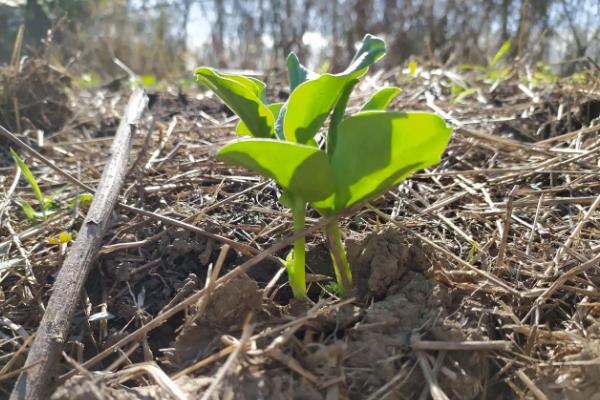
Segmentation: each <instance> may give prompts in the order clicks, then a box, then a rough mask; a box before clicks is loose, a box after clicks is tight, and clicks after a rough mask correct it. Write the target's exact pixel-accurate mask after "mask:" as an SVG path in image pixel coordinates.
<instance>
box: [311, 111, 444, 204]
mask: <svg viewBox="0 0 600 400" xmlns="http://www.w3.org/2000/svg"><path fill="white" fill-rule="evenodd" d="M338 129H339V136H338V141H337V145H336V148H335V151H334V153H333V155H332V157H331V167H332V169H333V173H334V175H335V180H336V193H335V196H330V197H329V198H328V199H326V200H323V201H320V202H313V205H314V207H315V208H317V209H318V210H319V211H321V212H322V213H323V214H325V215H328V214H331V213H333V212H337V211H341V210H344V209H345V208H347V207H349V206H351V205H353V204H356V203H357V202H360V201H363V200H366V199H368V198H370V197H372V196H374V195H377V194H379V193H381V192H383V191H385V190H386V189H388V188H389V187H391V186H394V185H397V184H398V183H400V182H401V181H402V180H404V179H405V178H406V177H408V176H409V175H410V174H412V173H413V172H415V171H418V170H420V169H423V168H426V167H428V166H431V165H434V164H437V163H438V162H439V161H440V157H441V155H442V153H443V152H444V149H445V148H446V145H447V144H448V141H449V140H450V136H451V134H452V130H451V129H450V128H448V127H446V124H445V123H444V120H443V119H442V118H440V117H438V116H436V115H434V114H428V113H400V112H383V111H369V112H363V113H359V114H356V115H353V116H351V117H349V118H346V119H345V120H343V121H342V122H341V123H340V125H339V128H338Z"/></svg>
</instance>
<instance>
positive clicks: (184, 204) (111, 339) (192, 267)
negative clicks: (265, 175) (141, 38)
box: [0, 70, 600, 399]
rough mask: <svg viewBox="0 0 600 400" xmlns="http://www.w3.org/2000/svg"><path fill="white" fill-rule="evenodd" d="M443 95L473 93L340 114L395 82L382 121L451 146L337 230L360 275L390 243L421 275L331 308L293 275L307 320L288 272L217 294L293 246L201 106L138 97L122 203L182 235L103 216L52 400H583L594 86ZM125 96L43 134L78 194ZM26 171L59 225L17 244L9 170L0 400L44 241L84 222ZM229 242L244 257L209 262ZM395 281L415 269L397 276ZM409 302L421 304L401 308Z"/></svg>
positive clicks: (41, 169)
mask: <svg viewBox="0 0 600 400" xmlns="http://www.w3.org/2000/svg"><path fill="white" fill-rule="evenodd" d="M524 75H525V74H524ZM525 77H526V75H525V76H524V77H522V78H523V79H525ZM457 79H464V80H467V81H469V79H471V77H470V76H457V75H456V74H452V73H449V72H447V71H442V70H439V71H427V72H426V71H423V72H421V74H420V76H419V77H417V78H411V77H410V76H409V75H408V74H406V73H402V71H400V70H393V71H388V72H385V73H382V74H379V75H376V76H375V77H374V78H373V79H371V80H367V81H366V83H365V84H364V85H363V86H362V87H360V88H359V92H358V95H357V96H355V98H354V100H353V101H354V102H355V103H354V104H358V103H359V101H361V100H362V99H364V98H365V97H367V96H368V95H369V93H371V92H373V91H374V90H375V89H376V88H377V87H379V86H381V85H384V84H386V83H390V82H391V83H397V84H398V85H399V86H401V87H402V89H403V92H402V93H401V95H400V96H399V98H398V99H397V100H396V101H395V102H394V103H393V108H395V109H399V110H410V109H412V110H415V109H418V110H428V111H433V112H436V113H439V114H441V115H443V116H444V117H445V118H446V119H447V120H448V121H449V123H451V124H452V125H453V126H454V127H455V128H456V131H455V135H454V137H453V139H452V141H451V143H450V146H449V148H448V151H447V152H446V154H445V156H444V159H443V161H442V163H441V164H440V165H438V166H437V167H435V168H432V169H430V170H427V171H422V172H420V173H418V174H416V175H414V176H413V177H412V178H411V179H410V180H409V181H407V182H405V183H403V184H402V185H401V186H400V187H399V188H397V189H396V190H393V191H390V192H389V193H387V194H386V195H385V196H383V197H382V198H380V199H377V200H375V201H373V202H372V203H371V205H369V206H366V207H364V208H362V209H361V210H359V211H358V212H357V213H356V214H355V215H353V216H351V217H348V218H346V219H344V221H343V224H342V225H343V227H344V229H343V230H344V233H345V234H346V236H347V237H348V238H349V240H350V242H352V243H357V241H360V240H361V239H362V238H365V237H366V238H367V239H366V240H367V242H363V243H362V244H359V248H358V250H357V251H356V257H359V259H360V254H361V253H362V252H363V251H364V249H365V248H366V246H367V244H365V243H368V240H369V237H370V236H369V235H370V234H371V233H373V232H379V233H381V232H383V231H386V230H388V229H389V228H390V227H391V226H395V227H396V228H397V231H399V232H401V233H400V235H401V236H402V237H403V238H404V239H402V240H408V241H409V242H410V243H411V246H413V245H414V246H418V248H419V249H422V253H423V256H424V257H425V259H426V260H427V263H426V266H425V267H422V268H421V267H419V269H415V268H414V266H411V267H407V268H405V270H407V271H408V272H406V271H404V272H403V271H398V278H397V279H396V280H395V281H393V282H388V283H386V284H385V286H384V287H383V289H382V292H378V293H377V294H375V293H374V292H370V291H369V289H366V291H365V292H364V293H361V294H359V295H358V297H356V298H353V299H348V300H345V301H340V300H339V299H336V298H335V297H334V296H332V295H329V294H327V293H324V292H323V290H322V289H323V286H322V283H323V282H326V280H327V279H329V278H328V276H327V275H329V274H330V273H331V271H330V270H329V269H328V268H329V266H328V265H327V260H326V257H325V260H324V261H322V262H321V261H318V262H317V261H313V262H312V264H311V262H310V261H309V267H310V268H312V274H311V275H310V277H309V281H311V282H313V283H312V288H311V291H310V294H311V296H312V298H313V300H315V302H316V303H315V304H310V305H308V304H294V303H293V302H292V303H291V304H289V297H290V295H289V289H288V288H287V287H286V286H284V283H285V273H284V274H281V273H280V269H279V266H278V264H277V263H276V262H275V261H273V260H272V259H270V258H267V259H266V261H263V262H262V263H261V264H259V265H258V266H256V267H253V268H252V269H249V270H248V275H249V278H248V277H245V275H244V274H240V278H239V279H236V280H232V281H231V282H230V283H224V281H223V280H221V279H217V277H218V276H223V275H224V274H225V273H228V272H230V271H235V269H236V268H237V267H238V266H239V265H240V264H242V263H243V262H244V261H247V260H248V259H249V257H251V256H252V255H253V254H261V253H262V252H264V251H265V249H268V248H270V247H271V246H273V245H275V244H277V243H279V242H280V241H281V240H282V238H283V237H286V236H288V235H289V233H290V231H291V220H290V215H289V213H288V211H287V210H285V209H283V208H281V206H280V205H279V204H278V203H277V189H276V187H275V186H274V185H273V184H272V183H270V182H265V181H264V180H262V179H261V178H257V177H255V176H252V175H250V174H248V173H247V172H245V171H242V170H232V169H230V168H229V167H227V166H225V165H222V164H219V163H217V162H216V161H215V160H214V159H213V157H212V154H213V152H214V151H215V150H216V149H218V148H219V147H220V146H221V145H222V144H223V143H225V142H227V141H228V140H230V139H231V137H232V131H233V127H234V126H235V120H234V118H233V117H232V116H231V115H230V114H229V113H228V112H227V111H226V109H225V108H223V107H222V106H221V105H220V103H219V102H218V101H217V100H215V99H214V98H211V97H207V96H206V94H205V93H193V94H188V95H181V94H180V95H175V94H171V93H161V94H160V95H156V96H155V97H153V98H152V99H151V103H153V105H152V108H151V110H150V111H149V112H147V114H146V115H147V118H146V120H145V123H144V128H143V129H141V130H140V132H139V133H138V135H137V139H136V142H135V145H134V150H133V152H132V154H131V156H130V160H131V162H130V169H129V174H128V180H127V183H126V186H125V188H124V190H123V192H122V196H121V202H122V203H126V204H128V205H132V206H134V207H136V208H140V209H144V210H148V211H151V212H153V213H155V214H160V215H163V216H168V217H170V218H172V219H176V220H180V221H185V222H186V223H188V224H191V225H193V226H195V227H196V230H191V229H190V228H189V226H187V225H181V226H179V227H175V226H173V225H172V224H170V223H168V222H165V221H162V222H161V221H160V220H158V219H157V218H155V217H153V216H152V215H148V214H146V215H142V214H140V213H136V212H134V211H123V210H117V211H116V212H115V213H114V218H113V220H112V221H111V227H110V233H109V235H107V237H106V238H105V241H104V246H103V248H102V250H101V251H100V255H99V257H98V260H97V262H96V264H97V268H96V269H95V271H94V272H92V275H91V276H90V277H89V278H88V282H87V284H86V289H85V293H84V294H83V296H82V300H81V306H80V311H79V312H78V314H77V316H76V318H75V320H74V321H73V326H72V333H71V338H70V340H69V342H68V343H67V345H66V347H65V357H64V360H63V364H62V366H61V368H62V370H61V374H62V376H63V378H66V377H69V376H73V375H75V378H72V379H75V381H73V380H71V381H69V382H70V383H68V384H67V385H66V386H63V387H62V388H60V389H59V390H58V391H57V392H56V394H55V396H56V398H68V397H72V396H74V395H75V394H78V395H79V396H80V397H79V398H105V397H115V398H129V397H131V398H138V397H135V396H141V395H147V396H150V397H151V398H163V397H164V396H170V397H173V398H186V396H187V397H189V398H194V397H196V396H204V398H208V396H209V394H210V393H212V394H213V395H216V396H217V397H219V398H226V397H227V396H228V394H231V395H232V396H234V397H235V398H255V397H256V396H258V395H262V396H265V397H267V398H289V397H290V394H292V393H293V394H294V395H296V396H297V397H298V398H300V397H301V396H304V397H302V398H315V399H319V398H328V399H329V398H339V397H341V398H344V397H350V398H367V397H369V396H370V397H369V398H373V399H375V398H379V399H380V398H385V397H386V396H388V398H403V397H404V398H419V396H421V398H427V396H429V395H430V396H431V397H433V398H435V399H442V398H515V397H522V398H537V399H541V398H550V399H551V398H570V399H579V398H581V399H585V398H593V395H594V394H595V393H597V392H598V390H599V389H600V388H599V387H598V383H597V382H598V379H597V378H598V365H599V364H600V361H599V360H600V351H599V350H598V349H599V348H600V346H599V345H600V323H599V322H598V321H599V310H600V306H599V305H600V290H599V285H600V275H599V273H598V267H599V262H600V256H599V254H600V218H599V216H600V210H599V209H598V206H599V205H600V180H598V176H599V172H600V161H599V160H600V135H599V132H600V124H598V122H599V120H598V118H599V115H600V80H599V79H598V71H594V70H592V71H590V73H589V74H588V75H587V80H586V81H585V82H583V83H574V82H570V81H567V80H565V81H562V82H560V83H558V84H545V85H543V86H540V87H530V86H528V84H527V82H526V80H523V79H519V77H517V76H516V74H513V76H512V77H511V78H510V79H508V80H507V81H503V82H501V83H499V84H497V85H489V84H479V85H480V88H481V90H480V92H479V94H478V95H474V96H471V97H468V98H466V99H464V100H463V101H462V102H460V103H456V102H453V101H452V97H451V96H450V89H449V88H450V86H451V85H452V84H453V83H456V81H457ZM126 97H127V94H126V93H125V92H124V91H116V92H111V91H110V90H109V88H100V89H97V90H94V91H91V92H81V93H78V94H75V95H73V97H72V101H71V103H70V106H71V108H72V109H73V110H74V115H75V117H74V118H72V119H70V120H69V121H66V122H65V124H63V126H62V127H61V128H58V129H55V130H54V133H50V131H48V132H47V135H46V138H47V140H46V141H45V142H44V143H43V146H42V147H40V148H39V150H40V151H42V153H43V154H44V155H45V156H46V157H48V158H50V159H52V160H54V162H56V163H57V164H58V165H59V166H60V167H61V168H62V169H64V170H65V171H68V172H69V173H71V175H73V176H76V177H78V178H79V179H80V180H82V181H83V182H85V183H86V184H88V185H91V186H95V185H96V183H97V181H98V179H99V176H100V174H101V172H102V169H103V166H104V163H105V161H106V149H107V148H108V145H109V144H110V140H111V136H112V135H113V134H114V129H115V128H116V123H117V122H118V119H119V117H120V115H119V112H120V110H122V105H123V102H124V101H125V100H126ZM2 112H3V113H9V114H10V113H11V110H10V108H9V109H8V110H7V109H3V110H2ZM3 115H4V114H3ZM63 122H64V121H63ZM23 133H24V134H27V132H26V131H25V130H23ZM33 142H35V141H33ZM27 161H28V163H29V165H30V167H31V169H32V171H33V172H34V174H35V175H36V177H37V179H38V181H39V182H40V186H41V187H42V190H43V191H45V192H46V193H47V194H50V193H54V194H53V196H54V197H55V199H56V202H57V203H59V206H58V207H57V209H56V212H55V213H54V214H53V215H52V216H51V217H50V218H49V219H48V220H47V221H45V222H41V223H38V224H35V225H32V224H30V223H29V222H27V220H26V218H25V216H24V215H23V213H22V211H21V208H20V207H19V205H18V204H19V202H20V201H21V200H22V199H28V200H32V199H33V194H32V192H31V190H30V188H29V187H27V186H26V185H25V184H24V181H21V182H19V183H17V184H16V186H15V183H14V176H15V170H14V168H13V167H5V168H3V169H2V175H1V176H0V189H1V192H2V198H1V199H0V218H1V220H0V221H1V223H2V225H1V226H0V242H1V243H0V310H1V315H2V316H1V317H0V397H5V396H7V395H8V393H9V392H10V390H11V387H12V384H13V383H14V379H15V378H16V372H18V371H19V370H20V368H22V367H23V361H24V354H25V353H26V351H27V345H28V344H29V343H30V341H31V338H32V335H33V334H34V332H35V331H36V329H37V327H38V323H39V321H40V319H41V316H42V314H43V311H44V304H45V302H46V301H47V299H48V296H49V294H50V293H51V291H52V283H53V280H54V277H55V274H56V271H57V270H58V269H59V268H60V265H61V263H62V260H63V259H64V255H65V252H66V251H68V246H64V245H63V246H61V245H50V244H48V242H47V239H48V238H49V237H53V236H56V235H57V234H58V233H59V232H61V231H64V230H67V231H77V229H78V224H81V221H82V218H83V215H84V213H85V209H84V208H74V209H70V208H69V207H67V204H68V203H69V202H70V200H71V199H73V198H74V197H75V196H76V195H77V194H78V193H81V192H82V190H81V189H80V188H78V187H77V186H76V185H73V184H72V183H68V182H66V181H65V180H64V178H62V177H60V176H58V175H56V174H55V173H54V172H53V171H52V170H50V169H49V168H48V167H46V166H45V165H43V164H40V163H39V162H37V161H35V160H33V159H28V160H27ZM310 217H311V218H309V220H308V225H309V226H311V225H314V224H316V223H318V219H317V218H318V215H317V214H316V213H312V214H311V215H310ZM202 232H208V233H210V234H212V236H211V235H204V234H203V233H202ZM384 236H385V235H384ZM227 240H229V241H234V242H237V243H239V244H244V245H246V246H248V247H245V248H250V249H251V250H248V251H246V254H241V253H240V252H238V251H236V250H230V251H228V252H227V251H225V252H221V249H222V248H223V243H224V242H226V241H227ZM386 240H388V242H386V243H391V242H389V240H391V239H386ZM394 240H395V239H394ZM308 241H309V242H310V246H311V248H313V247H314V248H315V249H316V250H313V251H312V254H313V256H314V258H313V260H322V259H323V257H321V258H319V254H318V253H319V250H318V249H319V245H321V244H322V243H323V237H322V236H321V234H320V233H319V231H318V230H317V232H316V233H313V234H311V235H310V237H309V238H308ZM350 242H349V243H350ZM359 243H360V242H359ZM230 244H231V243H230ZM361 246H362V247H361ZM394 246H399V247H397V248H398V249H402V248H403V247H402V246H404V245H403V244H402V241H401V240H400V241H399V242H398V243H397V244H395V245H394ZM384 248H387V249H390V248H393V246H392V245H391V244H388V245H385V246H384ZM239 249H242V248H238V250H239ZM242 250H243V249H242ZM382 251H383V250H382ZM398 251H400V250H398ZM420 251H421V250H420ZM219 254H221V255H222V256H221V258H219V259H218V256H219ZM284 254H285V252H284V251H279V252H278V253H277V255H279V256H283V255H284ZM407 254H408V253H407ZM410 254H413V253H410ZM395 255H397V252H394V251H391V252H390V254H389V256H388V257H387V258H388V259H389V258H390V257H395ZM309 260H310V257H309ZM403 262H405V263H407V264H410V265H413V264H412V263H413V260H412V259H411V257H409V258H408V261H403ZM353 268H354V266H353ZM219 269H222V270H221V273H220V274H219ZM274 276H275V278H273V277H274ZM370 277H371V276H370V275H369V277H368V278H370ZM408 277H410V278H411V280H410V281H409V280H408ZM411 282H413V283H411ZM414 282H420V283H419V285H421V286H419V288H420V289H418V288H417V287H416V286H411V285H417V283H414ZM367 286H368V285H367ZM203 287H204V288H206V290H205V292H204V293H205V294H203V295H201V296H196V297H195V298H194V299H193V301H187V302H186V300H185V299H186V298H189V296H193V295H194V293H198V291H199V290H200V289H201V288H203ZM420 290H424V292H423V294H422V296H424V297H422V298H421V297H419V296H421V295H419V296H417V295H414V293H416V292H419V291H420ZM442 292H443V294H440V293H442ZM419 293H421V292H419ZM398 296H400V297H398ZM415 296H416V297H415ZM418 299H421V300H418ZM182 302H183V303H184V304H183V305H181V303H182ZM419 303H421V304H419ZM388 304H389V305H397V304H403V306H402V307H401V308H402V309H403V310H413V311H414V314H398V315H396V314H394V311H393V310H394V309H393V308H392V311H386V313H388V314H389V315H392V314H393V319H392V320H393V321H395V322H390V319H385V318H387V317H385V318H384V319H381V317H380V316H381V311H380V310H381V309H387V308H386V307H387V305H388ZM178 305H179V306H178ZM417 305H418V307H417ZM174 307H176V308H175V311H173V312H171V313H167V312H168V311H169V310H170V309H173V308H174ZM107 317H108V319H106V318H107ZM409 317H410V318H413V319H412V320H411V321H413V322H414V326H413V325H410V323H409V322H408V320H409ZM390 318H391V317H390ZM382 324H383V325H386V324H387V325H386V328H385V329H383V328H382V326H383V325H382ZM149 326H150V327H149ZM143 327H146V328H143ZM140 328H141V330H140ZM441 330H443V331H444V332H445V333H443V334H442V333H440V332H441ZM366 331H368V332H370V333H373V334H377V335H379V336H378V338H379V339H378V340H383V341H387V342H386V343H387V344H388V345H389V347H388V348H386V353H385V354H387V357H385V360H384V361H385V362H382V363H376V364H366V365H364V366H360V365H359V361H360V360H358V359H357V358H356V354H357V353H360V352H363V353H364V352H365V351H366V352H368V351H369V348H368V347H367V348H365V347H364V346H365V344H368V343H370V342H369V341H371V340H373V337H372V336H364V332H366ZM361 340H362V342H361ZM117 342H118V343H120V348H116V347H115V346H114V344H115V343H117ZM376 342H377V340H375V341H374V342H373V343H374V344H376ZM411 343H412V348H411ZM107 349H108V351H106V350H107ZM372 351H375V349H374V348H373V349H372ZM98 354H101V356H100V357H98V356H97V355H98ZM102 354H104V356H102ZM92 357H94V358H92ZM90 360H92V361H93V363H92V362H90ZM382 361H383V360H382ZM483 365H485V368H480V370H479V371H478V370H477V369H478V367H481V366H483ZM89 371H103V372H102V373H100V374H91V373H90V372H89ZM384 378H385V379H384ZM423 379H425V382H427V384H426V385H425V388H423ZM74 382H76V384H74ZM82 382H84V383H82ZM415 382H416V384H415ZM419 382H420V384H419ZM457 382H458V383H459V384H457ZM415 385H416V388H415ZM76 387H79V388H81V390H80V391H79V392H73V391H72V390H75V389H74V388H76ZM467 389H468V390H467ZM77 390H79V389H77ZM99 393H103V394H102V395H100V394H99ZM61 396H62V397H61ZM93 396H96V397H93ZM101 396H104V397H101ZM413 396H414V397H413Z"/></svg>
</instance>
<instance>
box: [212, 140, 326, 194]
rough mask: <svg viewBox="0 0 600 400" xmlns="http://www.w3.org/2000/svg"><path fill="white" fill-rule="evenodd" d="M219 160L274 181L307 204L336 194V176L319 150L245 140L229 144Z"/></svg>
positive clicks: (298, 145)
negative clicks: (334, 192)
mask: <svg viewBox="0 0 600 400" xmlns="http://www.w3.org/2000/svg"><path fill="white" fill-rule="evenodd" d="M217 159H218V160H220V161H224V162H227V163H229V164H233V165H237V166H240V167H244V168H247V169H250V170H252V171H254V172H256V173H259V174H261V175H263V176H266V177H268V178H272V179H274V180H275V181H276V182H277V183H278V184H279V185H280V186H281V187H283V188H284V189H285V190H287V191H289V192H291V193H293V194H294V196H300V197H301V198H302V199H304V200H306V201H309V202H310V201H316V200H321V199H325V198H327V197H328V196H330V195H331V194H332V193H333V190H334V187H335V185H334V179H333V172H332V171H331V168H330V166H329V161H328V159H327V155H326V154H325V152H323V151H321V150H319V149H318V148H315V147H311V146H306V145H301V144H297V143H290V142H283V141H280V140H275V139H245V140H238V141H235V142H233V143H230V144H228V145H226V146H224V147H223V148H221V150H219V152H218V153H217Z"/></svg>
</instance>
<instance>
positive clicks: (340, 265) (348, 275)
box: [326, 221, 352, 296]
mask: <svg viewBox="0 0 600 400" xmlns="http://www.w3.org/2000/svg"><path fill="white" fill-rule="evenodd" d="M326 236H327V241H328V242H329V252H330V253H331V260H332V261H333V269H334V271H335V278H336V280H337V283H338V286H339V288H340V292H341V293H342V295H343V296H345V295H346V294H347V293H349V291H350V289H351V288H352V272H351V271H350V264H349V263H348V257H347V256H346V250H345V249H344V244H343V243H342V234H341V233H340V228H339V227H338V225H337V222H335V221H334V222H332V223H331V224H329V225H327V227H326Z"/></svg>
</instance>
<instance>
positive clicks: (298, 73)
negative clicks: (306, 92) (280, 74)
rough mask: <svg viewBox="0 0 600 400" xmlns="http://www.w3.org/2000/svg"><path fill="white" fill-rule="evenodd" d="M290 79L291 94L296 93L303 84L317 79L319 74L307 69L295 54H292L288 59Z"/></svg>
mask: <svg viewBox="0 0 600 400" xmlns="http://www.w3.org/2000/svg"><path fill="white" fill-rule="evenodd" d="M287 67H288V79H289V81H290V93H291V92H293V91H294V89H296V88H297V87H298V85H300V84H301V83H304V82H306V81H308V80H311V79H316V78H318V77H319V74H317V73H316V72H313V71H311V70H309V69H308V68H306V67H305V66H304V65H302V64H301V63H300V60H299V59H298V56H297V55H296V54H295V53H293V52H292V53H290V55H289V56H288V58H287Z"/></svg>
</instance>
